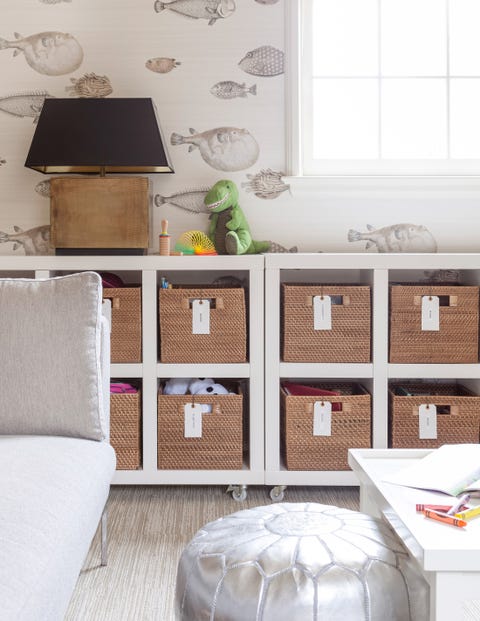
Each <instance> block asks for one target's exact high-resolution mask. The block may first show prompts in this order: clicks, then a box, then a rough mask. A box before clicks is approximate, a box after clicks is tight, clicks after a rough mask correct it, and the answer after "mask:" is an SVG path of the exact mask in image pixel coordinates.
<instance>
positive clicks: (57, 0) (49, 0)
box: [40, 0, 258, 4]
mask: <svg viewBox="0 0 480 621" xmlns="http://www.w3.org/2000/svg"><path fill="white" fill-rule="evenodd" d="M71 1H72V0H40V2H43V4H59V3H60V2H71ZM257 1H258V0H257Z"/></svg>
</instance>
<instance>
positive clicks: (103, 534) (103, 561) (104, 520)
mask: <svg viewBox="0 0 480 621" xmlns="http://www.w3.org/2000/svg"><path fill="white" fill-rule="evenodd" d="M100 524H101V539H102V543H101V561H100V565H101V566H102V567H105V566H106V564H107V507H105V509H104V510H103V513H102V519H101V520H100Z"/></svg>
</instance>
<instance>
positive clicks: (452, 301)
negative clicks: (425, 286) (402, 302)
mask: <svg viewBox="0 0 480 621" xmlns="http://www.w3.org/2000/svg"><path fill="white" fill-rule="evenodd" d="M423 297H424V296H423V295H415V296H413V304H414V306H421V305H422V298H423ZM437 297H438V303H439V306H458V295H439V296H437Z"/></svg>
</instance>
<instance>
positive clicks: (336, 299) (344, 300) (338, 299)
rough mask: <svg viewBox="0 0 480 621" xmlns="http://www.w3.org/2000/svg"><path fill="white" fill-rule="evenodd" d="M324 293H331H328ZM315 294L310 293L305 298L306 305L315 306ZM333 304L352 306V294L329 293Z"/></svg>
mask: <svg viewBox="0 0 480 621" xmlns="http://www.w3.org/2000/svg"><path fill="white" fill-rule="evenodd" d="M323 295H329V294H327V293H325V294H323ZM314 297H315V296H314V295H308V296H307V297H306V300H305V305H306V306H310V307H311V306H313V298H314ZM329 297H330V300H331V303H332V306H350V296H349V295H329Z"/></svg>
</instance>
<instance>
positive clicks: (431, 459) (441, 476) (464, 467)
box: [383, 444, 480, 496]
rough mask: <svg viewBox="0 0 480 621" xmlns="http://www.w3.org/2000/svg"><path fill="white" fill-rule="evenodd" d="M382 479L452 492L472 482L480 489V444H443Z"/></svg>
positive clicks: (410, 485) (467, 486)
mask: <svg viewBox="0 0 480 621" xmlns="http://www.w3.org/2000/svg"><path fill="white" fill-rule="evenodd" d="M383 481H385V482H386V483H394V484H395V485H404V486H405V487H416V488H419V489H426V490H433V491H438V492H443V493H445V494H450V495H451V496H457V495H458V494H460V493H462V492H463V491H464V490H465V489H472V487H473V486H475V488H474V489H476V490H478V491H480V444H444V445H443V446H441V447H440V448H438V449H436V450H433V451H432V452H431V453H429V455H427V456H426V457H424V458H423V459H421V460H420V461H419V462H418V463H415V464H413V465H411V466H408V467H407V468H405V469H403V470H400V471H399V472H396V473H395V474H392V475H390V476H387V477H385V478H384V479H383Z"/></svg>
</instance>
